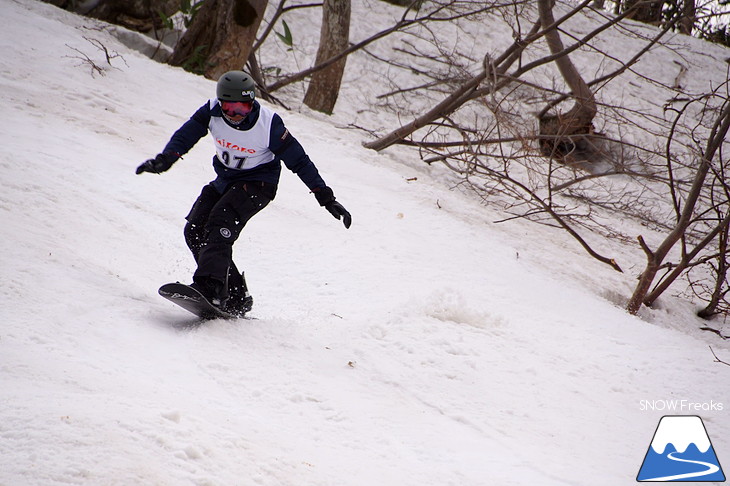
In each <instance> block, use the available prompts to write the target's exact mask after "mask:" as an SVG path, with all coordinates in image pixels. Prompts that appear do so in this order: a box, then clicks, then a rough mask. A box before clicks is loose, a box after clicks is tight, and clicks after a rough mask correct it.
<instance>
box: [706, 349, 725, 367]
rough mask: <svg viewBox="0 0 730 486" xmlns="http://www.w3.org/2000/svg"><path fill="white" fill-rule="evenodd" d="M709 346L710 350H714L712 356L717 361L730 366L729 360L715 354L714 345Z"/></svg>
mask: <svg viewBox="0 0 730 486" xmlns="http://www.w3.org/2000/svg"><path fill="white" fill-rule="evenodd" d="M708 348H710V351H711V352H712V356H714V357H715V363H721V364H724V365H727V366H730V363H728V362H727V361H723V360H721V359H720V358H718V357H717V355H716V354H715V350H714V349H712V346H708Z"/></svg>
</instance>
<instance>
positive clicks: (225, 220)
mask: <svg viewBox="0 0 730 486" xmlns="http://www.w3.org/2000/svg"><path fill="white" fill-rule="evenodd" d="M275 195H276V185H274V184H269V183H264V182H237V183H234V184H231V185H230V186H229V187H228V188H227V189H226V190H225V192H223V194H221V193H219V192H218V191H217V190H216V189H215V188H214V187H213V186H212V185H211V184H208V185H207V186H205V187H203V190H202V191H201V193H200V196H198V199H197V200H196V201H195V204H193V207H192V209H191V210H190V213H189V214H188V215H187V216H186V218H185V219H186V220H187V221H188V222H187V224H186V225H185V242H186V243H187V245H188V248H190V251H191V252H192V253H193V257H194V258H195V262H196V263H197V264H198V268H197V270H196V271H195V274H194V275H193V281H197V282H200V281H202V280H204V279H214V280H217V281H219V282H222V283H223V284H224V285H225V284H226V283H227V284H228V285H227V287H228V288H227V290H228V291H229V293H230V294H231V295H234V294H235V293H236V291H237V290H239V289H240V288H241V286H242V283H243V277H242V276H241V273H240V272H239V270H238V269H237V268H236V265H235V264H234V263H233V243H234V242H235V241H236V239H238V236H239V235H240V234H241V230H242V229H243V227H244V226H245V225H246V223H247V222H248V220H250V219H251V218H252V217H253V216H254V215H255V214H256V213H258V212H259V211H261V210H262V209H264V208H265V207H266V205H268V204H269V203H270V202H271V201H272V199H274V196H275Z"/></svg>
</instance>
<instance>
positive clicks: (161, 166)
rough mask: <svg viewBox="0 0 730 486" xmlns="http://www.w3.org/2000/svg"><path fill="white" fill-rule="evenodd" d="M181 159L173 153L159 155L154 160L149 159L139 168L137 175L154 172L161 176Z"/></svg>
mask: <svg viewBox="0 0 730 486" xmlns="http://www.w3.org/2000/svg"><path fill="white" fill-rule="evenodd" d="M179 158H180V157H178V156H177V155H176V154H171V153H168V154H157V156H156V157H155V158H154V159H147V160H145V161H144V163H142V164H141V165H140V166H139V167H137V174H141V173H142V172H152V173H154V174H160V173H162V172H165V171H166V170H167V169H169V168H170V167H172V164H174V163H175V162H176V161H177V159H179Z"/></svg>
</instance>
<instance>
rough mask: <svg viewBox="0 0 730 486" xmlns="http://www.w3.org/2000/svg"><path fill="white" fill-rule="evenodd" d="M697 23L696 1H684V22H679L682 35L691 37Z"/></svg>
mask: <svg viewBox="0 0 730 486" xmlns="http://www.w3.org/2000/svg"><path fill="white" fill-rule="evenodd" d="M696 21H697V10H696V6H695V0H684V1H683V2H682V20H680V21H679V31H680V32H681V33H682V34H686V35H691V34H692V30H693V29H694V26H695V22H696Z"/></svg>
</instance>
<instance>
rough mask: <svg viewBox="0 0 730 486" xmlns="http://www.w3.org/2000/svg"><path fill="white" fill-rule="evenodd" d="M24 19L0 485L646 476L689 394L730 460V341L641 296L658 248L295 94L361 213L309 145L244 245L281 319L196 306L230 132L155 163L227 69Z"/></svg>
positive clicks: (7, 97)
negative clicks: (520, 194) (718, 359)
mask: <svg viewBox="0 0 730 486" xmlns="http://www.w3.org/2000/svg"><path fill="white" fill-rule="evenodd" d="M0 18H2V19H3V21H4V26H3V29H2V30H1V31H0V45H1V47H2V52H3V53H4V54H3V56H0V99H1V100H2V101H1V103H0V114H1V118H0V119H1V120H2V130H1V131H0V142H1V143H0V146H2V151H0V171H1V172H0V174H1V175H0V182H1V187H2V191H0V228H2V229H1V230H0V231H2V238H0V275H1V276H2V281H3V285H2V286H0V300H1V301H2V304H1V305H0V322H2V324H1V325H0V390H1V391H0V485H2V486H18V485H43V486H46V485H48V486H51V485H67V484H80V485H95V486H96V485H139V484H145V485H176V486H178V485H206V486H207V485H216V486H217V485H263V486H274V485H317V486H324V485H337V486H341V485H375V484H377V485H398V486H404V485H439V486H443V485H487V484H489V485H493V484H499V485H504V486H509V485H540V486H550V485H568V484H570V485H611V486H615V485H620V484H633V482H634V478H635V476H636V473H637V471H638V468H639V466H640V465H641V461H642V459H643V457H644V455H645V453H646V450H647V447H648V446H649V442H650V441H651V438H652V434H653V432H654V430H655V428H656V424H657V423H658V420H659V418H660V417H661V416H662V415H663V414H664V413H666V412H663V411H659V410H645V409H643V408H644V407H641V406H640V403H641V401H642V400H669V399H673V398H681V399H687V400H688V401H689V402H691V403H695V404H700V407H702V406H704V404H708V403H711V402H712V403H715V404H717V403H720V404H721V406H720V409H717V407H715V408H714V409H711V410H702V409H701V412H700V413H699V414H700V415H702V418H703V419H704V421H705V424H706V426H707V429H708V432H709V434H710V437H711V438H712V440H713V445H714V447H715V450H716V452H717V454H718V457H719V459H720V461H721V463H723V462H730V459H727V458H730V455H729V454H730V420H728V410H729V409H730V396H729V394H728V388H727V386H726V382H727V370H726V367H723V366H721V365H718V364H715V363H713V362H712V355H711V353H710V352H709V350H708V344H711V345H712V346H713V349H715V351H716V352H717V353H719V354H720V355H721V356H723V357H725V358H726V359H728V356H729V355H730V346H728V344H727V343H725V342H722V341H720V340H719V339H718V338H716V337H715V335H714V334H708V333H698V332H694V331H692V330H693V329H696V327H697V326H698V323H697V322H696V321H694V319H693V318H692V317H691V313H690V312H689V311H688V310H687V306H683V305H682V304H681V303H680V302H676V301H673V300H668V301H667V303H666V305H665V306H664V307H663V308H661V309H659V310H657V311H652V312H647V313H646V314H645V315H644V319H640V318H634V317H631V316H628V315H627V314H626V313H625V312H624V311H623V310H622V309H621V308H620V307H618V306H615V305H613V304H612V303H611V301H610V300H607V299H606V298H605V297H606V296H612V295H619V294H623V295H626V293H627V292H628V290H629V289H631V285H632V283H633V276H634V275H632V274H631V273H628V274H627V275H621V276H619V275H618V274H615V273H614V272H612V271H611V270H609V269H604V268H601V266H600V264H598V263H596V262H595V261H592V260H591V259H590V258H588V257H586V256H585V255H583V254H582V253H581V252H580V251H578V250H577V249H575V245H574V243H573V242H571V241H570V240H569V239H568V238H567V237H566V236H564V235H562V234H560V233H556V232H554V231H552V230H549V229H546V228H542V227H538V226H534V225H527V224H523V223H521V222H515V223H514V224H509V225H495V224H493V223H492V221H494V220H495V219H498V217H497V215H495V214H494V213H493V212H492V211H491V210H488V209H485V208H483V207H481V206H480V205H479V204H477V203H476V202H474V201H471V200H469V199H468V198H467V197H465V196H463V195H461V194H459V193H458V192H455V191H451V190H449V187H447V186H446V185H444V184H442V183H440V182H439V180H438V178H436V177H432V174H431V172H432V170H431V169H428V170H427V169H424V168H421V167H420V166H418V164H417V163H415V162H409V161H408V160H407V159H408V158H409V157H411V158H412V157H413V154H410V153H409V152H407V151H401V150H391V151H389V152H388V153H387V154H376V153H374V152H371V151H367V150H365V149H363V148H362V147H361V142H362V139H361V137H360V134H358V133H356V132H353V131H347V130H341V129H337V128H335V127H333V126H332V125H331V124H329V123H328V122H327V121H325V120H323V119H322V117H321V116H316V117H310V116H307V115H306V114H300V113H295V112H282V115H283V118H284V120H285V122H286V123H287V125H288V127H289V129H290V130H291V131H292V133H294V134H295V135H296V136H297V137H298V138H299V139H300V140H301V141H302V143H303V144H304V146H305V147H306V149H307V151H308V152H309V153H310V155H311V157H312V158H313V160H314V161H315V163H316V164H317V165H318V167H319V169H320V171H321V173H322V174H323V176H324V178H325V180H326V181H327V182H328V183H329V184H330V185H331V186H332V187H333V188H334V190H335V192H336V194H337V195H338V199H339V200H340V201H341V202H342V203H343V204H344V205H345V206H346V207H347V208H348V210H350V211H351V212H352V214H353V225H352V228H350V229H349V230H345V229H344V228H343V227H342V224H341V223H339V222H337V221H335V220H334V219H333V218H332V217H331V216H330V215H329V214H328V213H327V212H326V211H324V210H323V209H321V208H319V206H318V205H317V203H316V201H315V200H314V198H313V197H312V195H311V194H308V192H307V190H306V188H305V186H304V185H303V184H302V183H301V182H300V181H299V180H298V179H297V178H296V177H295V176H293V175H292V174H291V173H288V172H286V171H284V173H283V177H282V183H281V186H280V188H279V194H278V196H277V198H276V200H275V201H274V202H273V203H272V204H271V205H270V206H269V207H268V208H267V209H266V210H265V211H264V212H262V213H261V214H260V215H257V216H256V217H255V218H254V219H253V220H252V221H251V222H250V224H249V225H248V227H247V228H246V230H245V231H244V234H243V235H242V237H241V238H240V240H239V242H238V244H237V246H236V260H237V262H239V263H240V266H241V267H243V268H245V269H246V271H247V277H248V280H249V284H250V286H251V289H252V292H253V294H254V298H255V307H254V311H253V313H252V315H253V317H255V319H252V320H240V321H213V322H208V323H205V324H204V325H202V326H196V325H195V321H194V320H193V319H192V318H191V316H190V315H189V314H188V313H186V312H185V311H183V310H181V309H178V308H177V307H175V306H174V305H172V304H170V303H169V302H167V301H165V300H164V299H162V298H160V297H159V296H157V295H156V289H157V287H158V286H159V285H160V284H162V283H164V282H167V281H174V280H181V281H187V280H189V278H190V275H191V273H192V271H193V270H194V265H193V262H192V257H191V256H190V255H189V254H188V251H187V249H186V247H185V244H184V241H183V238H182V226H183V217H184V216H185V214H186V213H187V211H188V209H189V207H190V205H191V204H192V202H193V201H194V199H195V197H196V196H197V194H198V192H199V190H200V188H201V187H202V185H203V184H205V183H206V182H207V181H208V180H210V179H211V178H212V177H213V172H212V169H211V167H210V157H211V155H212V146H211V144H210V142H209V141H207V140H206V141H201V142H200V143H199V144H198V146H197V147H196V148H195V149H194V150H193V151H192V152H191V153H190V154H188V155H187V156H186V157H185V159H184V160H183V161H180V162H179V163H178V164H177V165H176V166H175V167H174V168H173V169H172V170H171V171H170V172H168V173H166V174H164V175H161V176H157V175H151V174H143V175H141V176H137V175H135V174H134V169H135V167H136V166H137V165H138V164H139V163H141V162H142V161H143V160H144V159H145V158H147V157H149V156H151V155H154V154H155V153H157V151H159V150H160V149H161V148H162V147H163V146H164V144H165V142H166V141H167V139H168V138H169V136H170V134H171V133H172V132H173V131H174V130H175V129H176V128H177V127H178V126H179V125H180V124H181V123H183V122H184V121H185V120H186V119H187V117H188V116H189V115H190V114H192V113H193V112H194V110H195V109H196V108H197V107H198V106H199V105H201V104H202V103H203V102H204V101H205V100H206V99H208V98H209V97H210V96H211V94H212V93H213V90H214V83H213V82H211V81H208V80H205V79H202V78H199V77H195V76H192V75H189V74H187V73H185V72H183V71H182V70H179V69H174V68H171V67H169V66H165V65H160V64H157V63H154V62H153V61H150V60H149V59H147V58H146V57H144V56H143V55H141V54H139V53H138V52H136V51H134V50H130V49H128V48H126V47H125V46H124V45H122V44H121V43H120V42H119V41H118V40H117V38H116V37H115V36H113V35H111V33H110V31H107V30H104V29H103V28H101V25H102V24H99V23H96V22H94V21H91V20H89V19H85V18H81V17H76V16H73V15H71V14H69V13H67V12H64V11H61V10H58V9H55V8H54V7H51V6H49V5H47V4H43V3H39V2H36V1H33V0H2V1H1V2H0ZM96 42H99V43H101V45H103V46H105V47H106V48H107V49H108V50H109V51H110V52H111V53H117V54H120V55H121V57H115V58H113V59H112V60H111V65H108V64H107V62H106V60H105V57H104V53H103V52H102V50H100V49H99V48H98V45H99V44H95V43H96ZM87 57H88V59H89V60H92V61H93V62H94V63H95V64H96V65H97V66H99V67H101V68H103V70H104V72H103V75H101V74H100V73H93V72H92V69H91V66H90V64H89V62H87V61H86V60H85V59H86V58H87ZM353 110H354V108H353ZM402 162H404V163H402ZM414 178H415V180H414ZM615 250H616V251H623V250H621V249H620V248H618V247H617V248H616V249H615ZM677 412H680V413H692V414H697V413H698V411H697V410H678V411H677Z"/></svg>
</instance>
